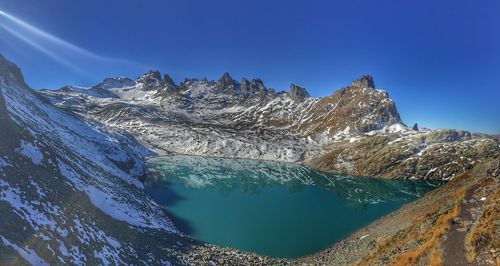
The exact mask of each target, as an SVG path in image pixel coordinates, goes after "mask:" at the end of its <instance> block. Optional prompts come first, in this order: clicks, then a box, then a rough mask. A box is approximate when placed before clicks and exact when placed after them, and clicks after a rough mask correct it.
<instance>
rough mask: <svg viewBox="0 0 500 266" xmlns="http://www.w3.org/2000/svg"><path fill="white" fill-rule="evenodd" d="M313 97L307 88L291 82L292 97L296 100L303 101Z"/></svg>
mask: <svg viewBox="0 0 500 266" xmlns="http://www.w3.org/2000/svg"><path fill="white" fill-rule="evenodd" d="M309 97H311V95H310V94H309V92H307V90H306V89H305V88H302V87H300V86H297V85H295V84H294V83H292V84H290V98H291V99H292V100H294V101H296V102H301V101H303V100H304V99H306V98H309Z"/></svg>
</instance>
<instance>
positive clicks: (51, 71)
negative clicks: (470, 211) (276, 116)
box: [0, 0, 500, 133]
mask: <svg viewBox="0 0 500 266" xmlns="http://www.w3.org/2000/svg"><path fill="white" fill-rule="evenodd" d="M0 10H1V11H3V12H5V13H4V14H8V15H11V16H13V17H14V18H17V19H20V20H22V21H24V22H27V23H29V25H32V26H34V27H36V28H37V29H39V30H43V32H42V35H41V34H40V32H38V33H37V32H36V30H35V31H34V30H33V29H29V28H26V27H22V26H20V24H19V23H15V22H13V20H12V18H10V19H9V18H7V17H6V16H0V26H2V27H0V53H2V54H3V55H5V56H6V57H7V58H9V59H10V60H11V61H14V62H15V63H16V64H18V65H19V66H20V67H21V69H22V70H23V72H24V74H25V76H26V79H27V81H28V83H29V84H30V85H31V86H32V87H34V88H55V87H60V86H62V85H65V84H74V85H82V86H85V85H93V84H95V83H97V82H99V81H100V80H102V79H103V78H105V77H108V76H117V75H125V76H130V77H137V76H138V75H140V74H141V73H142V72H144V71H146V70H148V69H159V70H160V71H161V72H167V73H169V74H171V75H172V76H173V77H174V79H175V80H177V81H180V80H182V79H183V78H184V77H198V78H203V77H208V78H209V79H217V78H218V77H219V76H221V74H222V73H223V72H225V71H228V72H230V73H231V74H232V75H233V77H234V78H236V79H240V78H241V77H242V76H245V77H248V78H253V77H259V78H262V79H263V80H264V82H265V83H266V85H267V86H268V87H273V88H275V89H278V90H280V89H288V86H289V84H290V83H292V82H294V83H297V84H300V85H302V86H304V87H306V88H308V90H309V91H310V93H311V94H312V95H313V96H325V95H329V94H331V93H332V92H333V91H334V90H336V89H338V88H340V87H342V86H344V85H347V84H349V83H350V81H351V80H352V79H354V78H356V77H358V76H360V75H361V74H365V73H370V74H372V75H373V76H374V78H375V84H376V85H377V87H380V88H384V89H386V90H387V91H388V92H389V95H390V96H391V97H392V98H393V99H394V100H395V101H396V104H397V107H398V110H399V111H400V113H401V116H402V118H403V120H404V122H405V123H407V124H408V125H412V124H413V123H415V122H418V123H419V124H421V125H423V126H428V127H431V128H463V129H468V130H471V131H482V132H488V133H500V23H499V22H498V21H499V20H498V13H499V12H500V1H498V0H483V1H472V0H467V1H465V0H455V1H427V0H425V1H399V0H398V1H397V0H393V1H387V0H380V1H373V0H364V1H361V0H352V1H310V0H309V1H269V0H267V1H262V0H256V1H226V0H220V1H203V0H198V1H193V0H183V1H112V0H107V1H67V0H45V1H39V0H16V1H10V0H9V1H7V0H0ZM43 33H48V34H51V35H49V36H52V37H54V36H56V37H57V39H54V38H52V39H51V38H50V37H49V38H47V35H46V36H45V37H44V36H43Z"/></svg>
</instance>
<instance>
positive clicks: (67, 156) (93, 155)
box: [0, 56, 223, 265]
mask: <svg viewBox="0 0 500 266" xmlns="http://www.w3.org/2000/svg"><path fill="white" fill-rule="evenodd" d="M0 129H1V130H0V214H1V218H0V265H3V264H10V263H15V264H23V263H26V262H27V263H30V264H35V265H46V264H90V265H96V264H105V265H107V264H118V265H120V264H157V265H158V264H169V262H171V263H174V264H184V263H186V262H185V260H186V258H185V257H186V256H189V254H190V252H192V250H193V249H200V248H215V247H209V246H206V245H202V244H198V243H195V242H194V241H192V240H190V239H189V238H187V237H185V236H183V235H181V234H180V233H179V232H178V231H177V229H176V228H175V227H174V226H173V224H172V223H171V221H170V219H169V217H168V216H167V215H166V213H165V212H164V211H163V209H162V208H161V207H160V206H159V205H157V204H156V203H155V202H153V201H152V200H151V199H150V198H149V197H148V196H147V195H146V194H145V193H144V191H143V189H142V183H141V182H140V181H139V178H140V177H141V176H142V175H144V174H145V170H146V169H145V162H144V156H149V155H151V154H152V153H151V152H149V151H148V150H146V149H144V148H142V146H140V145H139V144H138V143H137V142H136V141H135V140H134V139H133V138H131V137H130V136H129V135H127V134H126V133H124V132H118V131H108V130H106V129H104V128H103V127H102V125H100V124H98V123H95V122H88V121H86V120H81V119H80V118H79V117H78V116H77V115H75V114H73V113H70V112H67V111H65V110H62V109H60V108H57V107H54V106H52V105H51V104H50V102H48V101H47V100H45V99H43V98H42V97H40V96H39V95H38V94H36V93H35V92H34V91H32V90H31V89H30V88H29V87H28V86H27V85H26V84H25V82H24V80H23V76H22V74H21V72H20V70H19V69H18V68H17V67H16V66H15V65H14V64H12V63H10V62H8V61H7V60H6V59H5V58H3V57H1V56H0ZM219 253H221V254H223V252H219ZM183 256H184V257H183Z"/></svg>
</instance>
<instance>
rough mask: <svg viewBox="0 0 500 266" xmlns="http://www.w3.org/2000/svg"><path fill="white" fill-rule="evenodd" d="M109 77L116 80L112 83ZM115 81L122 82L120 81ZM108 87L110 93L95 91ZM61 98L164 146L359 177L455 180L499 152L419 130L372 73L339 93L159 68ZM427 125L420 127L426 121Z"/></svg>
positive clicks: (477, 141) (450, 134)
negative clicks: (177, 77) (186, 75)
mask: <svg viewBox="0 0 500 266" xmlns="http://www.w3.org/2000/svg"><path fill="white" fill-rule="evenodd" d="M109 80H114V81H113V82H109ZM109 84H113V85H114V86H116V87H113V86H111V85H109ZM103 89H104V90H106V91H107V92H108V93H111V95H108V96H105V97H103V95H105V93H104V92H103V93H100V94H98V95H97V96H94V95H92V94H91V93H89V92H90V91H95V90H103ZM40 93H41V94H42V95H43V96H44V97H46V98H47V99H49V100H50V101H51V102H52V103H53V104H55V105H56V106H59V107H61V108H64V109H68V110H71V111H74V112H76V113H78V114H80V115H82V116H83V117H87V118H88V119H89V120H90V121H93V120H97V121H100V122H101V123H103V124H104V125H106V126H107V127H108V128H110V129H122V130H125V131H127V132H129V133H131V134H132V135H134V136H135V137H136V138H137V139H138V140H139V141H140V142H141V143H142V144H144V145H145V146H146V147H148V148H150V149H151V150H154V151H155V152H157V153H158V154H172V153H177V154H192V155H206V156H215V157H229V158H251V159H264V160H273V161H284V162H300V163H304V164H307V165H310V166H313V167H315V168H318V169H321V170H325V171H332V172H341V173H347V174H354V175H366V176H379V177H387V178H405V179H424V178H425V179H444V180H446V179H450V178H453V176H454V175H455V174H457V173H460V172H463V171H465V170H467V169H470V168H472V167H473V166H474V165H475V164H476V163H477V162H478V161H479V160H482V159H484V158H486V157H489V156H491V155H492V154H495V153H498V152H500V150H499V145H498V139H495V138H492V137H489V136H486V135H471V134H470V133H469V132H465V131H459V130H436V131H431V130H415V129H410V128H408V127H407V126H406V125H405V124H404V123H403V122H402V120H401V118H400V115H399V113H398V112H397V109H396V106H395V103H394V101H392V99H390V98H389V95H388V93H387V92H386V91H384V90H379V89H376V88H375V83H374V81H373V78H372V77H371V76H369V75H364V76H362V77H360V78H358V79H356V80H354V81H353V82H352V84H351V85H349V86H346V87H344V88H341V89H339V90H337V91H335V92H334V93H332V94H331V95H330V96H327V97H322V98H314V97H311V96H310V95H309V93H308V92H307V90H306V89H304V88H302V87H299V86H297V85H295V84H291V85H290V91H289V92H284V91H281V92H276V91H274V90H273V89H271V88H267V87H266V86H265V85H264V83H263V81H262V80H260V79H253V80H247V79H246V78H243V79H242V81H241V82H237V81H235V80H234V79H232V78H231V76H230V75H229V74H228V73H224V75H222V77H221V78H220V79H219V80H218V81H209V80H207V79H203V80H198V79H185V80H184V81H183V82H181V83H180V84H178V85H177V84H175V83H174V82H173V80H172V79H171V78H170V77H169V76H168V75H164V76H163V77H162V76H161V74H160V73H159V72H158V71H149V72H147V73H145V74H144V75H142V76H141V77H139V78H137V79H136V80H135V81H132V80H131V79H126V78H117V79H106V80H105V81H103V82H102V83H100V84H98V85H96V86H94V87H91V88H87V89H86V90H81V89H72V90H68V89H66V87H65V88H62V89H59V90H44V91H41V92H40ZM417 129H418V128H417Z"/></svg>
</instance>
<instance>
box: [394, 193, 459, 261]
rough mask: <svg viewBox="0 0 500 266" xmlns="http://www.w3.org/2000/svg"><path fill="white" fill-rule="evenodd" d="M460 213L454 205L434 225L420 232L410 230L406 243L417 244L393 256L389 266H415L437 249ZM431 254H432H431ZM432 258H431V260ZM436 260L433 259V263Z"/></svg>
mask: <svg viewBox="0 0 500 266" xmlns="http://www.w3.org/2000/svg"><path fill="white" fill-rule="evenodd" d="M459 213H460V208H459V204H457V203H455V204H454V206H453V208H452V209H451V210H449V211H448V212H446V213H445V214H443V215H440V216H439V217H438V218H437V220H436V221H435V223H434V225H433V226H432V227H431V228H429V229H427V230H424V232H422V231H421V230H412V231H411V232H409V234H408V236H407V239H406V240H407V241H408V240H410V239H417V241H418V242H419V243H422V244H420V245H418V246H417V247H415V248H412V249H410V250H408V251H406V252H403V253H401V254H398V255H397V256H395V257H394V258H393V259H392V261H391V263H390V264H391V265H409V264H415V263H416V262H418V260H419V259H420V258H421V257H422V256H423V255H425V254H426V253H428V252H429V251H430V250H433V249H438V244H439V242H440V240H441V237H442V236H443V235H444V233H445V232H446V231H448V229H449V228H450V220H451V219H453V218H454V217H456V216H458V214H459ZM431 254H432V253H431ZM432 257H433V256H431V258H432ZM436 260H437V259H436V258H434V261H436Z"/></svg>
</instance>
